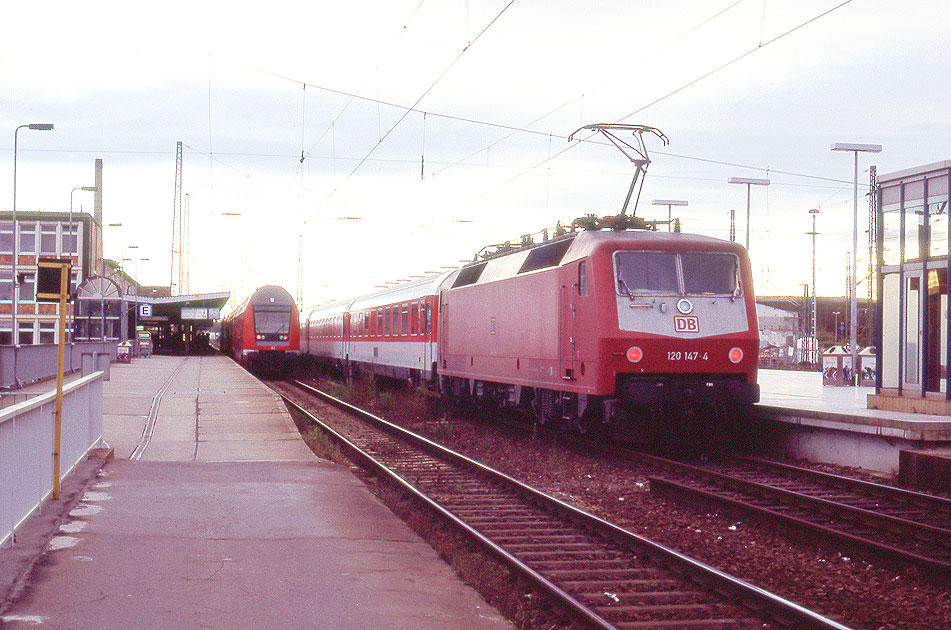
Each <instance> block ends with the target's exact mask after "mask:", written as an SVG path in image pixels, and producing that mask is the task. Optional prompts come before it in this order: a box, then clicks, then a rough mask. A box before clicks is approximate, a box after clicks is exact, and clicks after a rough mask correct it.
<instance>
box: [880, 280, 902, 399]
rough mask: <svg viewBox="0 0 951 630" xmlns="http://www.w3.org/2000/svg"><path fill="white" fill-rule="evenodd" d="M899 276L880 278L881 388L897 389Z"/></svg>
mask: <svg viewBox="0 0 951 630" xmlns="http://www.w3.org/2000/svg"><path fill="white" fill-rule="evenodd" d="M900 277H901V276H900V274H897V273H890V274H886V275H885V276H884V277H883V278H882V365H881V367H880V368H879V369H880V370H881V372H882V387H892V388H897V387H898V347H899V343H898V340H899V336H898V316H899V314H900V311H899V309H898V297H899V292H900V291H901V281H900Z"/></svg>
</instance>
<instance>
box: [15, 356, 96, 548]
mask: <svg viewBox="0 0 951 630" xmlns="http://www.w3.org/2000/svg"><path fill="white" fill-rule="evenodd" d="M102 378H103V373H102V372H95V373H93V374H90V375H89V376H84V377H83V378H80V379H78V380H75V381H73V382H71V383H68V384H66V385H65V386H64V387H63V423H62V442H61V446H60V449H61V453H60V458H61V460H60V461H61V469H60V478H61V479H63V478H65V477H66V476H67V475H68V474H69V473H70V471H72V470H73V468H74V467H75V466H76V464H77V463H79V462H80V461H81V460H82V459H83V458H84V457H85V456H86V454H87V453H88V452H89V450H90V449H91V448H92V447H93V446H94V445H95V444H96V443H97V442H99V440H100V439H101V438H102ZM55 406H56V390H55V388H54V389H53V391H50V392H47V393H45V394H41V395H39V396H36V397H35V398H32V399H30V400H26V401H24V402H21V403H18V404H16V405H13V406H12V407H8V408H6V409H3V410H0V547H9V546H11V545H12V544H13V540H14V533H15V532H16V529H17V527H19V526H20V525H21V524H22V523H23V521H24V520H26V519H27V517H29V516H30V515H31V514H33V512H34V511H35V510H36V509H37V507H39V505H40V503H42V502H43V501H44V500H45V499H46V498H47V497H48V496H50V494H51V493H52V490H53V450H54V436H53V427H54V417H53V415H54V409H55Z"/></svg>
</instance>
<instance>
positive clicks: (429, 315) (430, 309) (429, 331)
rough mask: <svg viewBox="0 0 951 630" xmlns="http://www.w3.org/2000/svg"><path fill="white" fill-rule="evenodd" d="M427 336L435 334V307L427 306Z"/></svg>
mask: <svg viewBox="0 0 951 630" xmlns="http://www.w3.org/2000/svg"><path fill="white" fill-rule="evenodd" d="M426 334H427V335H431V334H433V305H432V304H427V305H426Z"/></svg>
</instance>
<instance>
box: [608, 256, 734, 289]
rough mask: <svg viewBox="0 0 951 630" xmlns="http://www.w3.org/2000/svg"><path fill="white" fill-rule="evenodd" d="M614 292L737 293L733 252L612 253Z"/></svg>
mask: <svg viewBox="0 0 951 630" xmlns="http://www.w3.org/2000/svg"><path fill="white" fill-rule="evenodd" d="M615 265H616V277H617V292H618V293H620V294H621V295H626V296H628V297H633V296H634V295H637V294H644V293H660V294H664V295H739V294H740V292H739V282H738V277H737V273H738V263H737V258H736V255H734V254H730V253H720V252H684V253H681V254H675V253H671V252H632V251H620V252H617V253H616V254H615Z"/></svg>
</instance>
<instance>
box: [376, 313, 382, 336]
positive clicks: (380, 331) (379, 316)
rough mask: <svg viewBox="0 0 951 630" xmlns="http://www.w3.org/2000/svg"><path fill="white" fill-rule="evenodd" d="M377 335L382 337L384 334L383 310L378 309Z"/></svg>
mask: <svg viewBox="0 0 951 630" xmlns="http://www.w3.org/2000/svg"><path fill="white" fill-rule="evenodd" d="M376 334H377V336H380V335H382V334H383V309H382V308H380V309H377V311H376Z"/></svg>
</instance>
